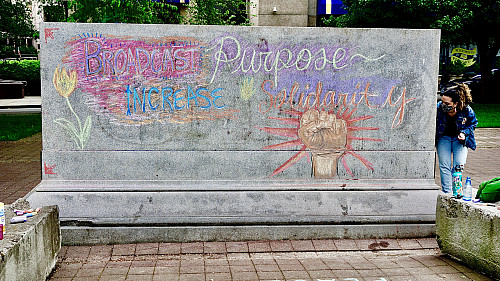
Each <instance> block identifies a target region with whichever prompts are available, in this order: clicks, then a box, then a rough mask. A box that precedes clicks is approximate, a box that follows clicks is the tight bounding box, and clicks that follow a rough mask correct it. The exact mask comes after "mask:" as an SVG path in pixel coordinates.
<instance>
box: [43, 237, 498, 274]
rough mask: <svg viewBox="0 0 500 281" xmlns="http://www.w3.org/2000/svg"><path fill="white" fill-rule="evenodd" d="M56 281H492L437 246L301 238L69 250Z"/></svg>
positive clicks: (413, 241) (416, 241)
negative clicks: (446, 255) (297, 239)
mask: <svg viewBox="0 0 500 281" xmlns="http://www.w3.org/2000/svg"><path fill="white" fill-rule="evenodd" d="M49 280H50V281H63V280H73V281H76V280H87V281H91V280H96V281H97V280H100V281H104V280H106V281H108V280H149V281H151V280H169V281H170V280H190V281H191V280H207V281H209V280H213V281H218V280H325V281H326V280H351V281H355V280H359V281H363V280H365V281H375V280H380V281H381V280H398V281H404V280H414V281H418V280H422V281H424V280H425V281H433V280H476V281H477V280H491V279H489V278H487V277H484V276H482V275H481V274H479V273H477V272H474V271H473V270H471V269H470V268H468V267H467V266H464V265H462V264H460V263H458V262H456V261H453V260H450V259H449V258H447V257H445V256H443V255H442V254H441V253H440V252H439V249H438V248H437V244H436V240H435V239H431V238H423V239H400V240H395V239H387V240H375V239H373V240H299V241H251V242H203V243H201V242H200V243H148V244H125V245H105V246H72V247H63V248H62V250H61V253H60V257H59V262H58V265H57V269H56V270H55V271H54V272H53V274H52V276H51V278H50V279H49Z"/></svg>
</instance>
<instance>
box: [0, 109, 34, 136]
mask: <svg viewBox="0 0 500 281" xmlns="http://www.w3.org/2000/svg"><path fill="white" fill-rule="evenodd" d="M41 131H42V115H41V114H40V113H32V114H0V141H16V140H20V139H23V138H26V137H30V136H32V135H34V134H36V133H38V132H41Z"/></svg>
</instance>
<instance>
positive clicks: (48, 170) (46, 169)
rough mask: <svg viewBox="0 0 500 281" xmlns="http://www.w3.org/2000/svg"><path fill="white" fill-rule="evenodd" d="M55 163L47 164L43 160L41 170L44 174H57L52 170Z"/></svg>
mask: <svg viewBox="0 0 500 281" xmlns="http://www.w3.org/2000/svg"><path fill="white" fill-rule="evenodd" d="M55 167H56V165H47V163H45V162H43V170H44V173H45V174H46V175H57V174H56V173H55V172H54V169H55Z"/></svg>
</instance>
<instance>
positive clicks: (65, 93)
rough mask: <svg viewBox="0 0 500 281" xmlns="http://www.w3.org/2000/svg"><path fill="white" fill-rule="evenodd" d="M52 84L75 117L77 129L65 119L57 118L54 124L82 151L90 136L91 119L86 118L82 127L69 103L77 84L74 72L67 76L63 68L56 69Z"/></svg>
mask: <svg viewBox="0 0 500 281" xmlns="http://www.w3.org/2000/svg"><path fill="white" fill-rule="evenodd" d="M53 82H54V86H55V87H56V90H57V92H58V93H59V95H61V97H63V98H65V99H66V103H67V104H68V107H69V110H70V111H71V112H72V113H73V115H75V118H76V121H77V122H78V128H77V127H76V126H75V125H74V124H73V123H72V122H71V121H69V120H68V119H66V118H58V119H56V120H54V122H56V123H57V124H59V125H60V126H61V127H63V128H64V129H65V130H66V132H68V134H69V135H70V136H71V137H72V138H73V141H74V142H75V143H76V146H77V148H78V149H84V147H85V144H86V143H87V141H88V139H89V136H90V129H91V127H92V120H91V117H90V116H88V117H87V119H85V124H84V125H83V127H82V122H81V121H80V117H79V116H78V115H77V114H76V113H75V111H74V110H73V107H72V106H71V103H70V101H69V97H70V96H71V94H72V93H73V92H74V91H75V89H76V84H77V82H78V77H77V75H76V71H74V70H71V71H70V72H69V74H68V71H66V68H64V67H63V68H62V69H61V70H59V67H57V68H56V70H55V71H54V81H53Z"/></svg>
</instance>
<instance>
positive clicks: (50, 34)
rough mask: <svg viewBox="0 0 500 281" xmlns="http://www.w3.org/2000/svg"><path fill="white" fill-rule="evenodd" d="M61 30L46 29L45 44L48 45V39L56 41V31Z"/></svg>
mask: <svg viewBox="0 0 500 281" xmlns="http://www.w3.org/2000/svg"><path fill="white" fill-rule="evenodd" d="M55 30H59V28H45V29H44V32H45V43H47V38H50V39H54V31H55Z"/></svg>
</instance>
